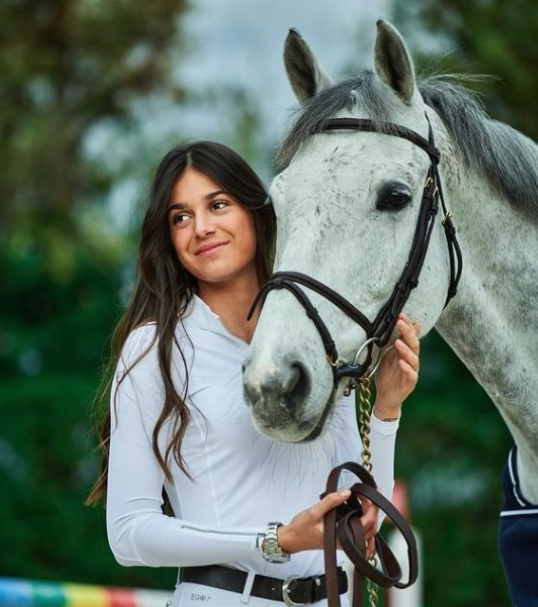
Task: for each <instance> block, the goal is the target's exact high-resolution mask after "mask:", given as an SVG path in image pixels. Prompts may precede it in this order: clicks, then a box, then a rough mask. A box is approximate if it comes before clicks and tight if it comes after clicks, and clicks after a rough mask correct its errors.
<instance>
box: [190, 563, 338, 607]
mask: <svg viewBox="0 0 538 607" xmlns="http://www.w3.org/2000/svg"><path fill="white" fill-rule="evenodd" d="M247 575H248V574H247V573H246V572H245V571H239V570H238V569H230V568H228V567H221V566H220V565H209V566H207V567H185V568H183V569H181V576H180V579H181V581H182V582H192V583H193V584H202V585H204V586H211V587H213V588H221V589H222V590H229V591H230V592H238V593H240V594H241V593H242V592H243V590H244V588H245V584H246V581H247ZM338 591H339V593H340V594H343V593H344V592H347V575H346V573H345V571H343V570H342V568H341V567H338ZM250 594H251V595H252V596H256V597H258V598H261V599H269V600H271V601H284V603H286V605H290V606H293V605H302V604H304V603H315V602H317V601H321V600H323V599H325V598H327V592H326V588H325V575H313V576H311V577H306V578H296V577H293V576H290V577H288V578H287V579H286V580H281V579H279V578H274V577H266V576H265V575H258V574H256V577H255V578H254V583H253V584H252V589H251V591H250Z"/></svg>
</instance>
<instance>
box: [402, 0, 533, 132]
mask: <svg viewBox="0 0 538 607" xmlns="http://www.w3.org/2000/svg"><path fill="white" fill-rule="evenodd" d="M394 11H395V15H396V23H397V25H398V26H399V27H400V26H401V29H402V32H404V33H405V34H406V35H407V34H409V35H410V36H411V37H412V39H413V40H415V41H416V42H417V44H418V43H419V42H420V40H421V38H422V39H424V38H426V37H427V34H426V31H427V32H429V34H428V36H429V37H430V39H431V37H432V36H433V37H434V39H435V38H437V39H439V38H442V39H443V40H444V41H445V42H448V49H449V54H448V55H446V56H445V57H444V58H443V60H442V61H441V62H439V61H436V64H437V65H438V66H439V68H440V71H441V72H444V71H446V70H447V69H448V71H450V70H456V71H465V72H469V73H471V74H477V73H478V74H485V75H488V76H492V77H493V80H492V81H490V82H488V83H487V85H486V86H483V85H478V86H477V88H478V90H481V92H483V93H484V94H485V97H484V103H485V104H486V105H487V106H488V107H489V108H490V109H491V110H492V111H493V114H494V116H495V117H496V118H497V119H499V120H503V121H505V122H508V123H509V124H510V125H511V126H513V127H514V128H517V129H519V130H521V131H522V132H524V133H526V134H527V135H528V136H530V137H533V138H535V139H536V138H538V116H537V114H536V111H535V109H534V105H535V104H534V99H535V96H536V89H537V87H538V84H537V80H536V65H537V62H538V48H537V46H536V44H535V36H536V23H537V20H538V4H536V2H533V1H532V0H516V1H515V2H510V3H507V2H503V0H489V1H487V2H485V1H483V0H446V1H445V2H436V1H435V0H394ZM425 30H426V31H425ZM418 46H419V48H420V44H418ZM430 58H431V57H430ZM424 59H425V61H424V63H426V57H425V58H424ZM421 63H422V62H421Z"/></svg>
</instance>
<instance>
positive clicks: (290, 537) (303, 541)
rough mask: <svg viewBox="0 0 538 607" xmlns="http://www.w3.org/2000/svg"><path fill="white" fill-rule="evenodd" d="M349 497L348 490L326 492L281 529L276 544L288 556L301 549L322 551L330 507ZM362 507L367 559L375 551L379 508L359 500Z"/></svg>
mask: <svg viewBox="0 0 538 607" xmlns="http://www.w3.org/2000/svg"><path fill="white" fill-rule="evenodd" d="M350 495H351V491H349V490H345V491H336V492H334V493H329V494H328V495H326V496H325V497H324V498H323V499H322V500H320V501H319V502H318V503H317V504H314V506H312V507H311V508H308V509H307V510H303V511H302V512H299V514H297V515H296V516H294V517H293V519H292V520H291V521H290V523H289V524H288V525H282V526H280V527H279V528H278V544H279V546H280V547H281V548H282V550H284V551H285V552H288V553H289V554H294V553H295V552H301V551H303V550H323V517H324V516H325V514H327V512H329V511H330V510H332V509H333V508H336V507H337V506H340V504H343V503H344V502H345V501H346V500H347V499H348V498H349V497H350ZM361 505H362V510H363V515H362V517H361V522H362V525H363V527H364V533H365V536H366V542H367V545H368V549H367V554H368V556H370V554H371V553H372V552H373V549H374V546H373V537H374V535H375V533H376V532H377V515H378V508H377V506H375V505H374V504H372V503H371V502H370V500H367V499H364V498H361ZM338 547H339V546H338Z"/></svg>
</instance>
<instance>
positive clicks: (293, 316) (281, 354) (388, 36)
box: [244, 21, 449, 442]
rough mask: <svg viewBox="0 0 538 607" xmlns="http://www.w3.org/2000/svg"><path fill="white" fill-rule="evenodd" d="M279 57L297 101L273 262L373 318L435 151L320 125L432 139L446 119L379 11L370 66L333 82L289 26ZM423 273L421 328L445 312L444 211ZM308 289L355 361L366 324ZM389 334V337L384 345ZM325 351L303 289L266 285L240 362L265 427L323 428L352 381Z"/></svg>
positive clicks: (412, 226) (284, 433) (284, 159)
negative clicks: (362, 124)
mask: <svg viewBox="0 0 538 607" xmlns="http://www.w3.org/2000/svg"><path fill="white" fill-rule="evenodd" d="M284 58H285V65H286V69H287V73H288V78H289V81H290V83H291V86H292V89H293V91H294V93H295V95H296V96H297V98H298V100H299V102H300V104H301V106H302V107H301V113H300V115H299V117H298V119H297V121H296V122H295V124H294V126H293V127H292V128H291V130H290V133H289V134H288V136H287V137H286V138H285V139H284V141H283V143H282V144H281V146H280V149H279V154H278V161H279V162H280V168H281V171H280V173H279V174H278V175H277V176H276V177H275V179H274V181H273V183H272V185H271V198H272V201H273V204H274V208H275V212H276V215H277V220H278V237H277V243H276V256H275V272H297V273H301V274H304V275H307V276H309V277H312V278H314V279H315V280H317V281H319V282H320V283H323V284H324V285H326V286H328V287H329V288H330V289H332V290H333V291H335V292H337V293H338V294H340V295H341V296H342V297H344V298H345V299H346V300H347V301H349V302H350V303H351V304H352V305H353V306H355V308H356V309H358V310H360V312H361V314H362V315H363V316H364V317H365V318H367V319H369V320H370V321H373V319H375V318H376V316H377V315H378V313H379V311H380V310H381V309H382V308H383V306H385V305H386V303H387V301H388V300H389V299H390V298H391V294H393V292H394V289H395V286H396V284H397V283H398V281H399V279H400V278H401V275H402V271H403V269H404V267H405V266H406V262H407V261H408V258H409V253H410V250H411V248H412V245H413V240H414V237H415V232H416V226H417V221H418V219H419V211H420V208H421V204H422V199H423V195H424V190H425V184H426V182H427V179H428V175H429V171H430V170H431V167H432V158H431V157H430V155H429V154H428V153H427V151H425V149H424V148H421V147H420V146H419V145H417V144H416V143H414V142H413V141H411V140H409V138H405V137H402V136H394V135H395V133H392V134H390V133H387V132H383V129H382V128H381V131H378V132H357V131H356V130H351V129H350V130H347V129H345V128H344V129H341V128H339V129H337V130H331V131H327V130H324V129H323V128H320V125H323V124H324V123H325V121H326V120H328V119H334V118H352V119H368V121H370V122H369V124H371V125H374V126H375V125H376V124H379V125H382V124H385V125H386V124H390V125H392V126H393V127H395V128H398V127H399V128H401V130H402V131H405V132H407V133H409V132H411V131H412V132H413V133H415V134H417V136H418V137H419V138H420V139H421V140H422V141H425V142H426V143H427V142H428V139H429V137H430V121H431V124H432V125H433V132H435V131H436V129H437V127H438V126H439V125H440V121H439V120H438V119H437V116H436V115H435V113H434V112H433V111H432V110H431V109H430V108H427V106H426V104H425V103H424V101H423V99H422V97H421V95H420V93H419V91H418V88H417V85H416V81H415V73H414V67H413V62H412V60H411V57H410V54H409V52H408V50H407V47H406V45H405V42H404V41H403V39H402V38H401V36H400V34H399V33H398V32H397V31H396V30H395V29H394V28H393V27H392V26H391V25H389V24H388V23H386V22H384V21H379V22H378V24H377V38H376V42H375V50H374V70H373V71H365V72H364V73H362V74H361V75H359V76H358V77H356V78H353V79H350V80H347V81H345V82H342V83H339V84H334V83H333V82H332V80H331V79H330V77H329V76H328V75H327V74H326V72H325V71H324V70H323V68H322V67H321V66H320V64H319V63H318V61H317V59H316V57H315V56H314V54H313V52H312V51H311V49H310V48H309V47H308V45H307V44H306V42H305V41H304V40H303V39H302V38H301V36H300V35H299V34H298V33H297V32H296V31H294V30H291V31H290V33H289V35H288V38H287V40H286V45H285V52H284ZM395 125H397V126H395ZM374 130H375V129H374ZM385 130H386V129H385ZM441 137H442V134H441ZM441 162H442V161H441ZM418 282H419V284H418V285H417V286H416V288H414V289H413V291H412V293H411V295H410V297H409V298H408V299H407V300H406V303H405V311H406V312H407V314H408V315H409V316H410V317H411V318H412V319H413V320H420V321H421V323H422V326H423V334H425V333H427V332H428V330H429V329H431V327H433V325H434V324H435V323H436V321H437V319H438V317H439V316H440V314H441V312H442V310H443V307H444V304H445V301H446V297H447V286H448V283H449V260H448V255H447V246H446V238H445V234H444V232H443V228H442V225H441V221H440V220H439V221H436V222H435V224H434V225H433V226H432V230H431V235H430V237H429V246H428V248H427V254H426V256H425V259H424V262H423V264H421V271H420V281H418ZM302 290H303V292H304V293H305V294H306V295H307V297H308V299H309V300H310V301H311V302H312V304H313V305H314V306H315V308H316V309H317V311H318V313H319V316H320V318H321V319H323V323H324V325H325V326H326V328H327V330H328V332H329V334H330V336H331V337H332V339H333V340H334V342H335V346H336V349H337V351H338V359H339V360H338V363H339V364H346V363H349V364H357V363H358V362H359V361H358V360H357V353H358V352H359V351H361V349H362V348H361V347H362V346H364V345H365V343H366V341H367V339H368V335H367V331H366V329H365V327H364V326H362V325H361V324H360V323H356V322H353V320H351V319H350V318H349V316H348V315H347V314H346V313H345V312H344V311H343V310H342V309H340V308H338V307H337V306H335V305H334V303H332V302H331V301H329V299H327V298H326V297H324V296H323V295H322V294H320V293H319V292H317V291H316V290H313V289H310V288H309V287H308V286H306V287H304V285H303V288H302ZM392 326H393V325H392ZM393 339H394V337H393V336H391V335H389V336H388V341H387V340H385V344H382V345H384V346H385V347H386V346H388V345H390V342H391V340H393ZM363 350H364V352H363V354H364V355H365V354H366V352H367V349H366V348H364V349H363ZM325 352H326V347H325V346H324V344H323V340H322V337H321V336H320V332H319V330H318V328H317V326H316V325H315V323H314V322H312V320H311V319H310V318H309V317H308V316H307V314H306V313H305V309H304V307H303V306H301V305H300V302H299V301H298V299H297V297H295V296H294V295H293V293H290V291H289V290H286V289H280V290H271V291H270V292H268V293H267V297H266V298H265V302H264V305H263V310H262V312H261V315H260V318H259V322H258V326H257V329H256V332H255V336H254V338H253V340H252V343H251V345H250V348H249V353H248V356H247V358H246V360H245V367H244V386H245V394H246V398H247V402H248V404H249V406H250V408H251V412H252V416H253V419H254V422H255V424H256V426H257V428H258V429H259V430H260V432H262V433H263V434H265V435H267V436H269V437H272V438H275V439H278V440H284V441H293V442H298V441H307V440H312V439H314V438H316V437H317V436H319V435H320V434H321V433H322V432H323V430H324V428H325V426H326V422H327V420H328V419H329V418H330V415H331V412H332V410H333V408H334V406H335V403H336V400H337V398H338V397H339V396H340V395H341V394H342V392H343V391H344V389H345V387H346V383H347V379H346V378H343V379H338V378H337V377H336V376H335V374H334V372H333V368H332V367H331V364H330V363H329V362H328V360H327V357H326V356H325ZM332 362H333V363H335V362H336V361H332Z"/></svg>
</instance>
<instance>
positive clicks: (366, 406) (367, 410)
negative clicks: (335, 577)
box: [359, 377, 378, 607]
mask: <svg viewBox="0 0 538 607" xmlns="http://www.w3.org/2000/svg"><path fill="white" fill-rule="evenodd" d="M371 396H372V393H371V391H370V378H369V377H362V378H361V380H360V383H359V432H360V435H361V440H362V452H361V457H362V465H363V466H364V468H365V469H366V470H368V472H369V473H370V474H372V468H373V466H372V452H371V451H370V418H371V416H372V403H371V400H370V399H371ZM368 560H369V561H370V564H371V565H372V566H374V567H375V566H376V565H377V559H376V556H375V552H374V554H372V556H371V557H370V558H369V559H368ZM366 590H367V592H368V598H369V600H370V607H376V605H377V599H378V595H377V590H378V588H377V584H374V582H372V581H371V580H367V582H366Z"/></svg>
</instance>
